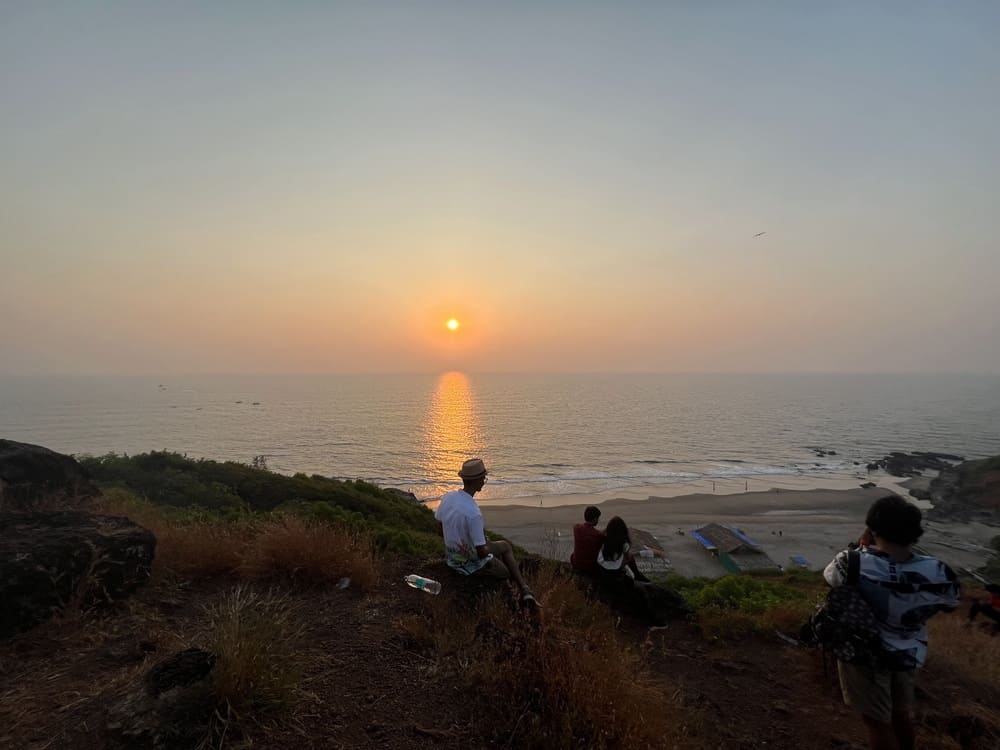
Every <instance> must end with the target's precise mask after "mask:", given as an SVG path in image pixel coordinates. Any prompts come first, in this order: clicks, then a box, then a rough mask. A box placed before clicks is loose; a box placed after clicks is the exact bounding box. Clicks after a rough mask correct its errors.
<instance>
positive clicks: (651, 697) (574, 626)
mask: <svg viewBox="0 0 1000 750" xmlns="http://www.w3.org/2000/svg"><path fill="white" fill-rule="evenodd" d="M531 584H532V589H533V590H534V591H535V593H536V594H537V595H538V596H539V598H540V599H541V600H542V601H544V602H545V610H544V625H541V626H539V625H538V624H537V623H533V622H532V621H531V620H530V619H527V618H526V617H525V615H523V614H522V613H520V612H517V611H514V610H512V609H511V607H510V604H509V602H508V601H506V599H505V598H504V597H503V596H501V595H499V594H493V595H490V596H486V597H483V598H482V599H481V600H480V601H479V603H478V604H477V605H476V607H475V608H474V609H472V610H468V611H465V612H464V613H463V616H462V617H456V616H455V615H456V613H455V611H454V604H453V603H452V604H451V606H449V602H448V601H446V600H442V601H428V602H427V603H426V605H425V612H426V614H425V617H424V621H423V622H421V620H420V618H419V617H417V616H413V615H410V616H408V617H405V618H401V619H400V620H398V621H397V626H398V627H399V628H400V630H402V631H403V633H404V635H405V637H406V639H407V640H408V641H409V642H415V643H416V644H418V645H423V646H424V647H426V648H429V649H432V653H436V654H437V656H438V658H439V659H442V660H445V661H447V662H449V663H454V664H456V665H457V666H458V668H459V669H460V670H461V674H460V678H461V679H464V680H465V681H466V682H467V684H468V685H469V688H470V689H471V690H473V691H474V692H475V693H476V694H477V695H479V696H481V697H482V700H483V705H482V715H483V718H484V721H485V722H488V724H489V726H491V727H494V730H493V731H494V732H496V735H495V736H494V737H493V738H492V739H493V741H494V744H495V745H496V746H503V747H511V748H536V747H547V748H578V747H586V748H595V749H597V750H608V749H610V748H619V747H681V746H683V747H691V746H693V745H692V744H691V743H690V742H685V741H684V740H686V739H690V737H691V735H692V734H693V733H695V732H696V730H695V725H696V724H697V723H698V719H697V717H696V715H695V714H694V713H693V712H692V711H691V710H690V709H688V708H686V707H684V706H682V705H681V704H680V703H679V701H678V698H677V694H676V693H671V694H667V693H665V692H664V691H663V689H662V688H661V687H660V686H659V685H658V684H657V682H656V681H655V680H654V679H653V677H652V675H650V674H649V673H648V671H647V669H646V667H645V664H644V662H643V659H642V655H641V652H640V650H639V648H636V647H631V646H629V645H627V641H628V639H625V638H621V639H620V638H619V637H618V634H617V632H616V630H615V622H616V621H615V618H614V616H613V614H611V613H610V612H609V611H608V610H607V609H605V608H603V607H598V606H594V605H593V603H592V602H590V601H588V599H587V597H586V594H585V593H584V591H582V590H581V588H580V587H579V585H578V582H577V581H576V580H574V579H572V578H570V577H566V576H565V575H564V574H561V573H560V572H559V571H558V569H557V568H556V567H555V566H553V565H550V564H545V563H543V564H542V566H541V568H540V571H539V573H538V574H537V575H536V576H535V577H534V578H533V579H532V581H531ZM500 696H502V699H498V697H500Z"/></svg>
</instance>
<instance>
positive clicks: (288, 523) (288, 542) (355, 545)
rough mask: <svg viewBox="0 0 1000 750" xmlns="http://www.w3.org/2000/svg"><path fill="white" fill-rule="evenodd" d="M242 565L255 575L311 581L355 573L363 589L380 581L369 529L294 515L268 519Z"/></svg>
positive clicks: (352, 576) (329, 580)
mask: <svg viewBox="0 0 1000 750" xmlns="http://www.w3.org/2000/svg"><path fill="white" fill-rule="evenodd" d="M241 570H242V572H243V573H244V574H245V575H247V576H249V577H252V578H281V579H285V580H288V581H294V582H297V583H308V584H322V583H336V582H338V581H340V580H341V579H342V578H350V579H351V583H352V585H354V586H356V587H357V588H360V589H361V590H362V591H366V590H368V589H370V588H372V587H373V586H374V585H375V583H376V582H377V580H378V568H377V562H376V560H375V552H374V549H373V547H372V543H371V540H370V539H369V538H368V537H367V536H366V535H365V534H363V533H361V532H353V531H349V530H347V529H344V528H338V527H336V526H332V525H330V524H324V523H319V522H315V521H314V522H308V521H305V520H303V519H301V518H294V517H289V518H284V519H281V518H279V519H275V520H270V521H268V522H267V523H264V524H262V525H261V526H260V529H259V531H258V533H257V534H256V536H255V537H254V538H253V541H252V543H251V545H250V547H249V549H248V550H247V554H246V556H245V559H244V562H243V565H242V568H241Z"/></svg>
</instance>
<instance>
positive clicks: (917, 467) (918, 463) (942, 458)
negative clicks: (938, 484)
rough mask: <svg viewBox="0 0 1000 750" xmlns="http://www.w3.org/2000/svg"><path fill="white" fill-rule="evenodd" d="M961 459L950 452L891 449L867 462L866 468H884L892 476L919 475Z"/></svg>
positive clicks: (947, 467)
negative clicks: (887, 452) (881, 456)
mask: <svg viewBox="0 0 1000 750" xmlns="http://www.w3.org/2000/svg"><path fill="white" fill-rule="evenodd" d="M961 460H962V459H961V457H960V456H954V455H952V454H950V453H931V452H925V451H917V452H915V453H903V452H902V451H892V452H891V453H890V454H889V455H887V456H885V457H884V458H880V459H879V460H878V461H873V462H872V463H870V464H868V470H869V471H875V470H877V469H885V472H886V473H887V474H891V475H892V476H894V477H919V476H921V475H922V474H923V472H925V471H938V472H941V471H945V470H946V469H950V468H951V467H952V466H954V462H955V461H961Z"/></svg>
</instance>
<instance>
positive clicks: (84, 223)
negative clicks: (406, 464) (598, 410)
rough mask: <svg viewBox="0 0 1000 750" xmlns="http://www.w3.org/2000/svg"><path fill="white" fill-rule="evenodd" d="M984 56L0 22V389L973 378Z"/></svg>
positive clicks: (827, 27)
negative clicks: (74, 377)
mask: <svg viewBox="0 0 1000 750" xmlns="http://www.w3.org/2000/svg"><path fill="white" fill-rule="evenodd" d="M998 33H1000V4H997V3H992V2H952V3H939V2H926V3H925V2H909V1H907V2H903V1H900V2H878V3H876V2H857V3H852V2H843V3H819V2H767V1H766V0H761V2H754V3H745V2H731V3H726V2H709V3H695V2H691V3H664V2H656V3H652V2H649V3H647V2H626V3H604V2H602V3H588V2H577V1H575V0H574V1H573V2H569V1H567V2H538V1H533V2H510V3H469V2H431V1H430V0H427V1H425V2H418V3H414V2H398V3H383V2H364V3H340V4H337V3H326V2H288V3H261V2H215V3H210V4H206V3H187V2H176V3H145V2H131V3H119V2H96V1H95V2H90V3H77V2H64V3H54V2H43V1H42V0H38V1H35V2H19V1H17V0H0V102H2V106H0V175H2V177H0V374H23V375H38V374H102V373H108V374H116V373H122V374H124V373H146V374H184V373H227V372H234V373H235V372H253V373H267V372H282V373H287V372H437V371H442V370H447V369H455V368H457V369H462V370H465V371H469V372H576V371H583V372H633V371H641V372H703V371H711V372H768V371H780V372H789V371H792V372H798V371H810V372H811V371H822V372H909V371H960V372H989V373H998V372H1000V332H998V331H1000V325H998V324H997V321H1000V292H998V288H1000V246H998V241H997V236H998V231H997V230H998V228H1000V226H998V225H1000V212H998V205H1000V202H998V192H1000V191H998V180H1000V127H998V125H997V123H1000V45H997V44H996V43H995V42H996V38H997V35H998ZM759 232H765V234H763V235H760V236H758V237H755V236H754V235H756V234H758V233H759ZM453 317H454V318H455V319H457V320H458V321H459V323H460V327H459V328H458V330H456V331H449V330H448V329H447V328H446V326H445V322H446V321H447V320H448V319H450V318H453Z"/></svg>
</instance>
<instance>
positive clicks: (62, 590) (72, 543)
mask: <svg viewBox="0 0 1000 750" xmlns="http://www.w3.org/2000/svg"><path fill="white" fill-rule="evenodd" d="M155 547H156V538H155V537H154V536H153V534H152V533H151V532H149V531H147V530H146V529H144V528H142V527H141V526H137V525H136V524H134V523H132V522H131V521H129V520H128V519H127V518H117V517H113V516H98V515H92V514H90V513H83V512H80V511H53V512H42V511H36V512H32V513H0V602H2V603H3V606H2V607H0V638H2V637H7V636H11V635H13V634H15V633H18V632H21V631H24V630H27V629H29V628H31V627H32V626H34V625H37V624H38V623H41V622H44V621H45V620H47V619H49V617H51V616H52V615H53V614H54V613H56V612H58V611H60V610H62V609H63V608H64V607H66V605H67V604H69V603H70V602H76V603H78V604H80V605H81V606H85V607H89V606H94V605H96V604H101V603H106V602H110V601H113V600H116V599H120V598H122V597H125V596H127V595H128V594H130V593H131V592H132V591H133V590H134V589H135V588H136V587H137V586H139V584H141V583H142V582H143V581H145V580H146V579H147V578H149V574H150V568H151V566H152V562H153V552H154V550H155Z"/></svg>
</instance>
